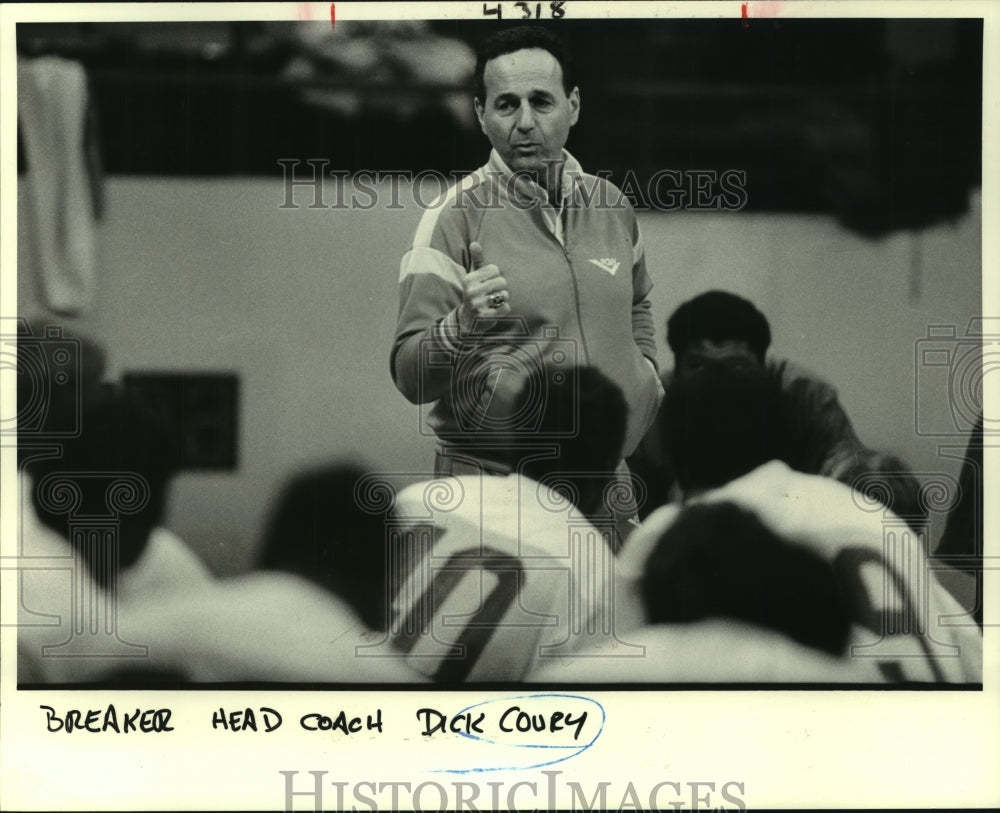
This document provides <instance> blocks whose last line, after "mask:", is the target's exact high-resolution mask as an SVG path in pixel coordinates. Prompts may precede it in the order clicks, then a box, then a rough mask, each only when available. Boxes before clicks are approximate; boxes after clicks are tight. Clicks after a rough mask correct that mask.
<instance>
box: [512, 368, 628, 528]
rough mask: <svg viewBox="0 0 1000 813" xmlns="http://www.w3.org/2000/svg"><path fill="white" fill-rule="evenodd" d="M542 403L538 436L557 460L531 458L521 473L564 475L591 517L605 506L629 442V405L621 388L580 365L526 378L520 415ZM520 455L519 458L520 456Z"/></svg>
mask: <svg viewBox="0 0 1000 813" xmlns="http://www.w3.org/2000/svg"><path fill="white" fill-rule="evenodd" d="M538 393H542V398H541V399H540V408H541V412H540V415H539V419H538V421H537V424H536V428H535V430H534V431H535V432H536V433H537V434H538V436H539V437H540V438H542V440H541V441H540V444H541V445H543V446H545V445H548V440H546V439H552V440H553V443H554V444H555V445H557V446H558V455H556V456H551V455H550V456H539V457H536V456H532V455H531V454H529V455H527V456H526V458H525V459H524V462H523V463H522V464H521V465H520V471H522V472H523V473H524V474H526V475H528V476H529V477H531V478H533V479H535V480H539V481H542V480H544V478H545V477H547V476H548V477H551V476H553V475H560V478H559V479H563V477H564V478H565V479H566V480H568V481H569V482H570V483H572V485H573V489H574V490H575V492H576V494H577V495H578V498H577V500H576V502H577V507H578V508H579V509H580V510H581V511H583V512H584V513H585V514H591V513H593V512H595V511H597V510H598V509H599V508H600V507H601V502H602V498H603V494H604V489H605V488H606V486H607V485H608V483H609V482H610V480H611V478H612V477H613V476H614V472H615V470H616V469H617V467H618V464H619V463H620V461H621V458H622V451H623V447H624V444H625V421H626V418H627V416H628V405H627V404H626V403H625V396H624V395H623V394H622V391H621V389H619V387H618V386H617V385H616V384H615V383H614V382H613V381H611V380H610V379H608V378H607V376H605V375H604V374H603V373H601V372H600V371H599V370H596V369H594V368H593V367H576V368H574V369H572V370H570V371H568V372H567V373H566V374H565V375H554V374H553V372H552V371H551V370H543V369H537V370H534V371H532V373H531V374H530V375H529V376H528V378H527V379H526V381H525V383H524V385H523V386H522V388H521V391H520V394H519V395H518V398H517V400H516V404H517V405H518V408H519V411H520V412H522V413H523V412H526V411H527V409H526V407H527V406H529V404H530V403H531V402H533V401H539V399H538ZM519 454H520V453H519V452H515V455H519Z"/></svg>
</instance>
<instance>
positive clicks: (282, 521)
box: [259, 465, 387, 630]
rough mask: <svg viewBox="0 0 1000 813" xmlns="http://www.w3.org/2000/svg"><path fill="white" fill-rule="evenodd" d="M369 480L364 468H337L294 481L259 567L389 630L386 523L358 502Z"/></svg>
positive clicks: (269, 528) (272, 524) (281, 499)
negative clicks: (290, 576)
mask: <svg viewBox="0 0 1000 813" xmlns="http://www.w3.org/2000/svg"><path fill="white" fill-rule="evenodd" d="M365 474H366V472H365V470H364V469H362V468H361V467H360V466H356V465H337V466H329V467H324V468H320V469H317V470H315V471H310V472H306V473H303V474H299V475H297V476H296V477H294V478H293V479H292V480H291V481H290V482H289V483H288V484H287V485H286V486H285V487H284V489H283V490H282V493H281V496H280V497H279V498H278V501H277V504H276V506H275V507H274V509H273V511H272V514H271V518H270V521H269V523H268V526H267V531H266V533H265V535H264V541H263V546H262V550H261V554H260V557H259V564H260V567H261V568H263V569H265V570H283V571H287V572H289V573H295V574H297V575H299V576H302V577H303V578H306V579H310V580H311V581H313V582H316V583H317V584H319V585H320V586H322V587H325V588H326V589H327V590H329V591H330V592H332V593H333V594H334V595H336V596H338V597H339V598H341V599H343V600H344V601H346V602H347V603H348V604H349V605H350V606H351V607H352V608H353V609H354V611H355V612H356V613H357V614H358V616H359V617H360V618H361V620H362V621H364V623H365V624H366V625H367V626H369V627H370V628H371V629H374V630H384V629H385V628H386V606H387V602H386V587H385V578H386V556H385V525H384V520H383V518H382V517H381V516H379V515H374V514H371V513H368V512H366V511H363V510H362V509H361V507H360V506H359V505H358V503H357V502H356V501H355V498H354V489H355V487H356V486H357V483H358V481H359V480H360V479H361V478H362V477H364V476H365Z"/></svg>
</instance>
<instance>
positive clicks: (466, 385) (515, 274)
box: [390, 150, 662, 456]
mask: <svg viewBox="0 0 1000 813" xmlns="http://www.w3.org/2000/svg"><path fill="white" fill-rule="evenodd" d="M563 157H564V160H565V163H564V165H563V177H562V185H563V186H562V189H563V197H562V204H561V208H560V209H556V208H555V207H553V206H552V205H550V204H549V203H548V201H547V198H546V195H545V193H544V191H543V190H542V189H541V188H540V187H538V186H537V185H536V184H535V183H534V182H533V181H532V180H530V179H529V178H527V177H526V176H525V175H524V174H523V173H513V172H512V171H511V170H510V168H509V167H507V165H506V164H505V163H504V162H503V160H502V159H501V158H500V156H499V154H498V153H497V152H496V150H494V151H493V152H492V153H491V155H490V160H489V162H488V163H487V164H486V165H485V166H483V167H481V168H480V169H478V170H477V171H476V172H474V173H473V174H472V175H470V176H468V177H466V178H464V179H463V180H462V181H461V182H460V183H458V184H456V185H455V186H454V187H452V188H451V189H450V190H449V191H448V192H447V193H446V194H445V195H443V196H442V197H441V198H440V199H439V200H438V201H436V202H435V204H434V205H433V206H432V207H431V208H430V209H429V210H428V211H426V212H425V213H424V216H423V218H422V219H421V221H420V225H419V226H418V227H417V231H416V234H415V236H414V238H413V244H412V246H411V248H410V250H409V251H407V252H406V254H405V255H404V256H403V259H402V262H401V264H400V271H399V319H398V322H397V326H396V337H395V342H394V344H393V348H392V354H391V359H390V363H391V368H392V377H393V381H394V382H395V384H396V386H397V387H398V388H399V390H400V392H402V393H403V395H405V396H406V397H407V398H408V399H409V400H410V401H411V402H413V403H416V404H428V403H431V402H433V403H434V405H433V408H432V409H431V410H430V412H429V414H428V416H427V423H428V425H429V426H430V428H431V429H433V430H434V432H435V433H436V434H437V435H438V437H439V438H441V439H442V440H445V441H450V442H454V443H463V444H470V443H484V442H488V439H489V437H490V436H491V435H493V436H495V437H496V436H498V433H500V432H505V431H509V430H511V429H512V428H513V429H515V430H520V429H521V428H524V429H525V430H526V431H530V424H531V421H532V409H531V408H530V407H531V405H532V404H535V405H536V406H537V405H540V403H542V402H541V400H540V399H542V398H544V393H538V394H537V396H538V399H537V401H536V400H533V401H532V402H531V403H529V405H528V406H529V408H527V409H525V408H521V409H520V410H517V409H515V408H514V398H515V397H516V396H517V394H518V393H519V391H520V389H521V385H522V383H523V381H524V378H525V376H526V375H527V374H528V373H529V372H530V370H531V369H533V368H535V367H538V366H539V365H545V369H547V370H549V371H550V375H559V374H560V373H559V371H560V370H561V369H569V368H570V367H572V366H574V365H577V366H592V367H596V368H597V369H599V370H600V371H601V372H603V373H604V374H605V375H607V376H608V378H610V379H611V380H612V381H614V382H615V383H616V384H617V385H618V386H619V387H620V388H621V389H622V392H623V393H624V395H625V400H626V402H627V403H628V406H629V416H628V424H627V428H626V439H625V448H624V449H623V456H624V455H627V454H629V453H630V452H631V451H632V450H633V449H634V448H635V447H636V445H638V443H639V440H640V439H641V438H642V436H643V434H644V433H645V431H646V429H647V428H648V427H649V425H650V423H651V422H652V420H653V418H654V416H655V414H656V410H657V408H658V406H659V401H660V399H661V397H662V388H661V386H660V381H659V376H658V375H657V372H656V363H655V358H656V342H655V338H654V336H655V331H654V327H653V319H652V314H651V310H650V303H649V299H648V294H649V291H650V289H651V288H652V283H651V282H650V279H649V276H648V275H647V273H646V264H645V260H644V257H643V248H642V238H641V235H640V233H639V227H638V224H637V222H636V218H635V213H634V212H633V210H632V207H631V205H630V204H629V203H628V201H627V200H626V199H625V198H624V196H623V195H622V193H621V192H620V191H619V190H618V189H617V187H615V186H614V185H613V184H611V183H610V182H609V181H607V180H606V179H603V178H599V177H596V176H593V175H588V174H585V173H584V172H583V171H582V169H581V167H580V164H579V162H577V161H576V159H574V158H573V157H572V156H571V155H569V153H567V152H565V151H564V152H563ZM473 241H478V242H479V243H480V244H481V245H482V247H483V256H484V259H485V262H486V263H488V264H489V263H493V264H495V265H496V266H497V267H498V268H499V269H500V273H501V274H502V275H503V277H504V279H505V280H506V281H507V290H508V291H509V294H510V308H511V313H510V315H509V316H507V317H504V318H502V319H500V320H499V321H497V322H496V324H494V325H492V326H490V327H489V328H488V329H487V330H485V331H477V330H476V329H475V328H474V330H473V334H471V335H469V336H466V337H464V338H460V337H459V331H458V321H457V310H458V307H459V305H460V304H461V302H462V277H463V276H464V275H465V274H467V273H468V272H469V271H470V270H472V264H471V260H470V256H469V244H470V243H472V242H473Z"/></svg>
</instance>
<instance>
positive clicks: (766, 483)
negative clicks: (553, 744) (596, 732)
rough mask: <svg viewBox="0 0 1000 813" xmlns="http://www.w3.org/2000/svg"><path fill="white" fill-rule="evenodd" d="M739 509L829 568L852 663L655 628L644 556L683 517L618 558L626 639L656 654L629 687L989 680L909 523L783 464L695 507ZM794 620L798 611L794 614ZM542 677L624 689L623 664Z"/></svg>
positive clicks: (701, 628)
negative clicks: (847, 626)
mask: <svg viewBox="0 0 1000 813" xmlns="http://www.w3.org/2000/svg"><path fill="white" fill-rule="evenodd" d="M717 502H732V503H734V504H736V505H737V506H739V507H741V508H743V509H745V510H748V511H751V512H753V513H754V514H756V515H757V517H758V518H759V519H760V520H761V521H762V522H763V523H764V524H765V525H766V526H767V527H768V528H770V530H771V531H773V532H774V533H775V534H777V535H778V536H780V537H782V538H783V539H787V540H789V541H791V542H795V543H798V544H800V545H803V546H805V547H807V548H809V549H810V550H812V551H814V552H815V553H817V554H819V555H820V556H822V557H823V558H824V559H825V560H826V561H828V562H830V563H831V564H832V565H833V567H834V569H835V571H836V573H837V575H838V578H839V581H840V583H841V585H842V587H843V588H844V591H845V594H846V597H847V599H848V601H849V604H850V607H851V611H852V617H853V624H852V628H851V633H850V636H849V640H848V646H847V650H846V652H845V654H844V655H843V656H842V657H840V658H832V657H830V656H829V655H825V654H823V653H821V652H819V651H817V650H814V649H811V648H809V647H805V646H802V645H799V644H796V643H794V642H792V641H791V640H790V639H787V638H785V637H784V636H782V635H779V634H778V633H776V632H773V631H770V630H764V629H762V628H759V627H752V626H750V625H748V624H744V623H742V622H737V621H733V620H730V619H708V620H706V621H702V622H698V623H693V624H656V625H649V624H648V620H647V619H646V618H645V614H644V611H643V609H642V602H641V598H640V595H641V593H640V584H641V580H642V575H643V569H644V564H645V561H646V558H647V557H648V556H649V555H650V553H651V552H652V551H653V549H654V548H655V547H656V544H657V542H658V541H659V539H660V538H661V537H662V535H663V533H664V532H665V531H666V530H667V529H668V528H669V527H670V526H671V525H672V524H673V522H674V521H675V520H676V518H677V516H678V514H679V513H680V511H681V510H682V509H681V507H680V506H677V505H667V506H664V507H663V508H660V509H659V510H658V511H656V512H654V513H653V514H651V515H650V516H649V517H648V518H647V519H646V521H645V522H644V523H643V525H642V527H641V528H640V529H639V530H638V531H636V533H634V534H633V535H632V537H631V538H630V539H629V542H628V544H627V545H626V546H625V549H624V550H623V551H622V552H621V553H620V554H619V558H618V562H617V567H616V576H617V580H618V581H617V588H616V595H617V597H618V602H617V606H616V614H615V618H616V621H617V624H618V629H619V631H620V633H621V634H622V637H623V639H624V640H626V641H628V642H631V643H634V644H641V645H644V646H646V648H647V652H646V658H645V659H643V660H642V661H641V662H636V663H634V664H630V665H629V675H630V679H632V680H636V681H643V680H648V681H658V682H659V681H662V682H673V681H677V682H687V681H696V682H730V681H734V682H743V681H751V682H771V681H788V682H813V681H819V682H823V683H838V682H845V683H882V682H890V683H892V682H901V681H913V682H934V683H978V682H981V681H982V634H981V632H980V630H979V627H978V625H977V624H976V623H975V621H974V620H973V619H972V618H971V617H970V616H969V614H968V612H967V611H966V610H965V609H964V608H962V607H961V606H960V605H959V604H958V602H957V601H955V599H954V598H953V597H952V596H951V594H950V593H949V592H948V591H947V590H946V589H945V588H944V587H943V586H942V585H941V583H940V582H939V580H938V579H937V577H936V575H935V572H934V570H933V569H932V566H931V563H930V560H928V558H927V555H926V552H925V546H924V544H923V541H922V540H920V539H919V538H918V537H917V536H916V535H915V534H913V533H912V531H911V530H910V529H909V527H908V526H907V525H906V523H905V522H903V521H902V520H901V519H900V518H899V517H897V516H895V515H894V514H893V513H892V512H891V511H889V510H888V509H886V508H884V507H883V506H881V505H878V504H875V503H874V502H871V501H869V500H867V499H866V498H865V497H864V496H862V495H860V494H858V493H857V492H854V491H852V490H851V489H850V488H849V487H848V486H845V485H843V484H841V483H838V482H836V481H834V480H831V479H829V478H825V477H819V476H815V475H808V474H801V473H798V472H794V471H792V470H791V469H789V468H788V467H787V466H785V465H784V464H783V463H779V462H776V461H775V462H771V463H767V464H765V465H763V466H761V467H760V468H758V469H756V470H755V471H753V472H751V473H749V474H747V475H745V476H744V477H741V478H739V479H737V480H734V481H732V482H731V483H728V484H727V485H725V486H723V487H721V488H718V489H715V490H713V491H710V492H706V493H705V494H703V495H701V496H700V497H698V498H697V499H695V500H692V501H691V503H703V504H706V503H717ZM788 611H789V612H790V613H792V612H795V608H793V607H790V608H789V609H788ZM532 679H537V680H578V681H609V680H618V679H620V676H615V675H614V666H613V664H607V665H603V664H601V663H599V662H594V663H589V662H588V661H586V660H585V659H584V660H578V661H574V662H567V664H565V665H561V666H560V667H558V668H552V669H548V670H543V671H540V672H538V673H536V674H535V675H533V676H532Z"/></svg>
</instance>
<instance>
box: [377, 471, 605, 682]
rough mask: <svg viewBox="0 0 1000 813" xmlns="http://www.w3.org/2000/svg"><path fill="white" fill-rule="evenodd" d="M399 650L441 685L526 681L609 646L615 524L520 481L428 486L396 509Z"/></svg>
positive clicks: (395, 643)
mask: <svg viewBox="0 0 1000 813" xmlns="http://www.w3.org/2000/svg"><path fill="white" fill-rule="evenodd" d="M394 514H395V518H394V520H393V522H394V523H395V524H396V533H397V534H398V539H399V548H398V549H397V550H399V558H398V559H397V560H395V565H393V566H394V567H397V568H398V570H399V577H400V589H399V591H398V593H397V595H396V597H395V601H394V602H393V606H392V622H391V642H392V647H393V649H394V650H395V651H396V652H398V653H399V655H400V656H401V657H404V658H405V659H406V662H407V663H408V664H409V665H410V666H412V667H413V668H414V669H417V670H419V671H420V672H422V673H423V674H425V675H427V676H428V677H431V678H432V679H434V680H438V681H447V682H460V681H476V680H501V681H502V680H520V679H522V678H523V677H524V675H525V674H527V672H528V671H529V670H530V669H532V668H533V667H534V666H535V665H536V664H537V663H538V662H540V661H541V662H544V661H545V660H546V659H547V658H551V659H555V658H558V657H560V656H561V655H562V654H563V653H565V652H566V651H569V650H571V649H574V648H577V647H578V646H579V642H580V641H581V640H589V641H593V640H597V639H601V640H610V639H612V638H613V630H612V629H611V619H610V614H609V611H610V606H611V600H612V593H611V590H612V575H613V568H614V556H613V554H612V550H611V547H610V544H609V539H610V534H613V533H614V528H613V526H612V527H609V528H604V529H598V528H595V527H594V525H592V524H591V523H590V522H589V521H588V520H587V519H586V517H584V516H583V515H582V514H581V513H580V512H579V511H577V509H576V508H575V507H574V506H573V505H572V504H571V503H570V502H568V501H567V500H566V499H565V498H564V497H562V496H561V495H559V494H558V493H556V492H555V491H552V490H551V489H549V488H547V487H546V486H543V485H540V484H539V483H537V482H535V481H533V480H531V479H529V478H527V477H523V476H521V475H509V476H506V477H497V476H490V475H485V476H478V475H476V476H463V477H451V478H445V479H439V480H433V481H429V482H426V483H417V484H415V485H413V486H410V487H409V488H407V489H405V490H404V491H403V492H402V493H401V494H400V495H399V497H398V499H397V502H396V506H395V509H394Z"/></svg>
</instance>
